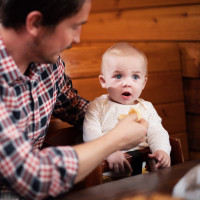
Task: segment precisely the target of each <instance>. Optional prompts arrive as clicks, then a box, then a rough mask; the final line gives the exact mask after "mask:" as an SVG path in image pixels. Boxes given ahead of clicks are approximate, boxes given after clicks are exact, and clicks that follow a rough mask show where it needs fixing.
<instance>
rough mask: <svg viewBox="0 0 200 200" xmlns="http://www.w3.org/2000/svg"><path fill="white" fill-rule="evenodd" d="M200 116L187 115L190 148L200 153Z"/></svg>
mask: <svg viewBox="0 0 200 200" xmlns="http://www.w3.org/2000/svg"><path fill="white" fill-rule="evenodd" d="M199 122H200V116H199V115H192V114H187V126H188V127H187V128H188V141H189V148H190V150H193V151H200V145H199V142H200V123H199Z"/></svg>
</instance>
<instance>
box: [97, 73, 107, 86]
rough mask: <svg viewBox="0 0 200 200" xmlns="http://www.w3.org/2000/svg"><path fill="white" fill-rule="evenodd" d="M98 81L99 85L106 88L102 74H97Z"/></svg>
mask: <svg viewBox="0 0 200 200" xmlns="http://www.w3.org/2000/svg"><path fill="white" fill-rule="evenodd" d="M99 81H100V83H101V87H102V88H106V81H105V79H104V76H103V75H102V74H101V75H99Z"/></svg>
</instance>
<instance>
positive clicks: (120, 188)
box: [56, 160, 200, 200]
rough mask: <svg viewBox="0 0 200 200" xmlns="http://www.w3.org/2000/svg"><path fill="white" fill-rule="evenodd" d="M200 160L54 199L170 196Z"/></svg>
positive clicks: (100, 199) (94, 199)
mask: <svg viewBox="0 0 200 200" xmlns="http://www.w3.org/2000/svg"><path fill="white" fill-rule="evenodd" d="M197 164H200V160H193V161H188V162H185V163H183V164H179V165H175V166H172V167H169V168H166V169H162V170H158V171H157V172H151V173H149V174H142V175H138V176H135V177H128V178H124V179H121V180H119V181H113V182H109V183H105V184H101V185H98V186H95V187H91V188H88V189H84V190H80V191H75V192H71V193H68V194H64V195H62V196H60V197H58V198H56V199H59V200H65V199H66V200H76V199H77V200H83V199H84V200H102V199H109V200H120V199H122V198H124V197H130V196H134V195H137V194H145V195H148V194H153V193H165V194H171V193H172V190H173V187H174V186H175V184H176V183H177V182H178V181H179V180H180V178H181V177H183V176H184V174H185V173H186V172H188V171H189V170H190V169H191V168H192V167H194V166H195V165H197Z"/></svg>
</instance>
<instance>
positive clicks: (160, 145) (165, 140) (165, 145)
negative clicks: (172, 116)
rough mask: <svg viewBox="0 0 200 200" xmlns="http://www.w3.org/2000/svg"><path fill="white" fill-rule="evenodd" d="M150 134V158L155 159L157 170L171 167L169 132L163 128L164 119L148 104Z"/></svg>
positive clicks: (148, 135) (148, 134)
mask: <svg viewBox="0 0 200 200" xmlns="http://www.w3.org/2000/svg"><path fill="white" fill-rule="evenodd" d="M148 112H149V113H150V114H149V118H148V123H149V127H148V133H147V140H148V144H149V147H150V149H151V151H152V154H150V155H149V157H150V158H152V159H155V161H156V165H155V168H156V169H157V168H165V167H169V166H170V164H171V161H170V151H171V146H170V142H169V135H168V132H167V131H166V130H165V129H164V127H163V126H162V119H161V118H160V116H159V115H158V114H157V112H156V110H155V108H154V107H153V105H152V104H151V103H149V104H148Z"/></svg>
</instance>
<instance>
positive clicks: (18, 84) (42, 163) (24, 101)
mask: <svg viewBox="0 0 200 200" xmlns="http://www.w3.org/2000/svg"><path fill="white" fill-rule="evenodd" d="M87 104H88V102H87V101H86V100H85V99H83V98H81V97H80V96H78V94H77V92H76V90H75V89H73V87H72V83H71V80H70V78H69V77H67V76H66V75H65V73H64V64H63V62H62V61H61V59H59V60H58V62H57V63H56V64H54V65H51V64H36V63H32V64H30V66H29V70H28V74H27V76H25V75H23V74H22V73H21V72H20V70H19V69H18V67H17V66H16V64H15V62H14V60H13V59H12V57H11V56H9V55H8V53H7V50H6V48H5V46H4V44H3V42H2V39H1V37H0V183H1V184H2V185H1V191H0V199H11V197H13V199H18V198H25V199H43V198H45V197H46V196H47V194H48V195H50V196H56V195H58V194H61V193H62V192H66V191H68V190H69V189H70V188H71V187H72V185H73V183H74V179H75V177H76V174H77V171H78V164H79V161H78V158H77V155H76V153H75V151H74V149H73V148H72V147H69V146H66V147H50V148H45V149H42V150H40V147H41V146H42V143H43V141H44V137H45V134H46V131H47V127H48V124H49V121H50V117H51V115H52V114H53V115H54V116H56V117H59V118H60V119H62V120H64V121H67V122H69V123H71V124H76V125H77V124H79V123H81V122H82V120H83V117H84V113H85V109H86V106H87ZM3 186H6V188H9V189H8V190H7V189H3ZM11 190H12V191H15V192H16V193H11ZM19 194H20V196H21V197H20V196H19Z"/></svg>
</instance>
